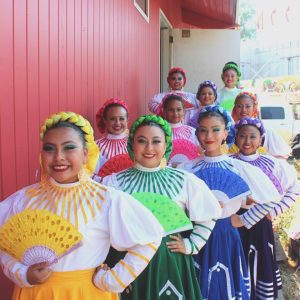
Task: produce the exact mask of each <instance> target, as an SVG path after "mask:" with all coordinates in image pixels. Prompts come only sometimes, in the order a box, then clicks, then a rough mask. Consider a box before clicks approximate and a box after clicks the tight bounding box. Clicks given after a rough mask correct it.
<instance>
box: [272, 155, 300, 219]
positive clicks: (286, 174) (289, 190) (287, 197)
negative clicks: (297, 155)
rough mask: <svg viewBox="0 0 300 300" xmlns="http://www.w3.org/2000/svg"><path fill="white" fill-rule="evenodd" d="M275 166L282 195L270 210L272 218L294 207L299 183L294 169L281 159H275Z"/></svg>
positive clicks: (299, 186)
mask: <svg viewBox="0 0 300 300" xmlns="http://www.w3.org/2000/svg"><path fill="white" fill-rule="evenodd" d="M277 165H278V167H279V168H278V169H279V170H278V173H279V174H278V175H279V179H280V183H281V186H282V188H283V192H284V195H283V198H282V199H281V200H280V201H279V202H278V203H276V205H275V207H274V208H273V209H272V210H271V212H270V214H271V217H272V218H274V217H276V216H278V215H280V214H282V213H284V212H285V211H286V210H288V209H289V208H290V207H291V206H292V205H294V203H295V201H296V199H297V198H298V197H299V194H300V181H299V180H298V176H297V172H296V170H295V168H294V167H293V166H291V165H289V164H288V163H287V162H286V161H285V160H282V159H277Z"/></svg>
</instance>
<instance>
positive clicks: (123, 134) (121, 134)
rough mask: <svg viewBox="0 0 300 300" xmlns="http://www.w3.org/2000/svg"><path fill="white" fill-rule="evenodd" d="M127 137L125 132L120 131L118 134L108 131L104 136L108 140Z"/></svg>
mask: <svg viewBox="0 0 300 300" xmlns="http://www.w3.org/2000/svg"><path fill="white" fill-rule="evenodd" d="M126 137H128V135H127V133H126V132H122V133H120V134H111V133H108V134H107V135H106V136H105V138H107V139H108V140H120V139H124V138H126Z"/></svg>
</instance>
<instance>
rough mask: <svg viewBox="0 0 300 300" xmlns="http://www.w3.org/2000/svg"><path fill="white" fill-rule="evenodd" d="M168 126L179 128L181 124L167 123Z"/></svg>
mask: <svg viewBox="0 0 300 300" xmlns="http://www.w3.org/2000/svg"><path fill="white" fill-rule="evenodd" d="M169 125H170V127H171V128H179V127H181V126H183V124H182V123H181V122H178V123H175V124H174V123H169Z"/></svg>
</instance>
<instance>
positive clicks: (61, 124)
mask: <svg viewBox="0 0 300 300" xmlns="http://www.w3.org/2000/svg"><path fill="white" fill-rule="evenodd" d="M65 127H68V128H72V129H74V130H75V131H76V132H77V134H78V136H79V138H80V140H81V143H82V145H83V147H84V148H85V147H86V142H85V138H84V132H83V131H82V130H81V129H80V128H79V127H78V126H76V125H74V124H72V123H70V122H65V121H61V122H58V123H56V124H55V125H53V126H52V127H50V128H48V129H47V131H46V132H45V135H44V136H46V134H47V133H48V132H49V131H50V130H52V129H57V128H65Z"/></svg>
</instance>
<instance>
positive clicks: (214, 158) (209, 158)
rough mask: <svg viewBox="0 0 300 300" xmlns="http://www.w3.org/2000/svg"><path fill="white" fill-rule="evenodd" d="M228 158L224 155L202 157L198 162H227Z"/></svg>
mask: <svg viewBox="0 0 300 300" xmlns="http://www.w3.org/2000/svg"><path fill="white" fill-rule="evenodd" d="M228 159H229V157H228V156H227V155H225V154H223V155H219V156H205V155H204V156H203V157H201V158H200V160H203V161H205V162H208V163H209V162H219V161H224V160H228Z"/></svg>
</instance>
